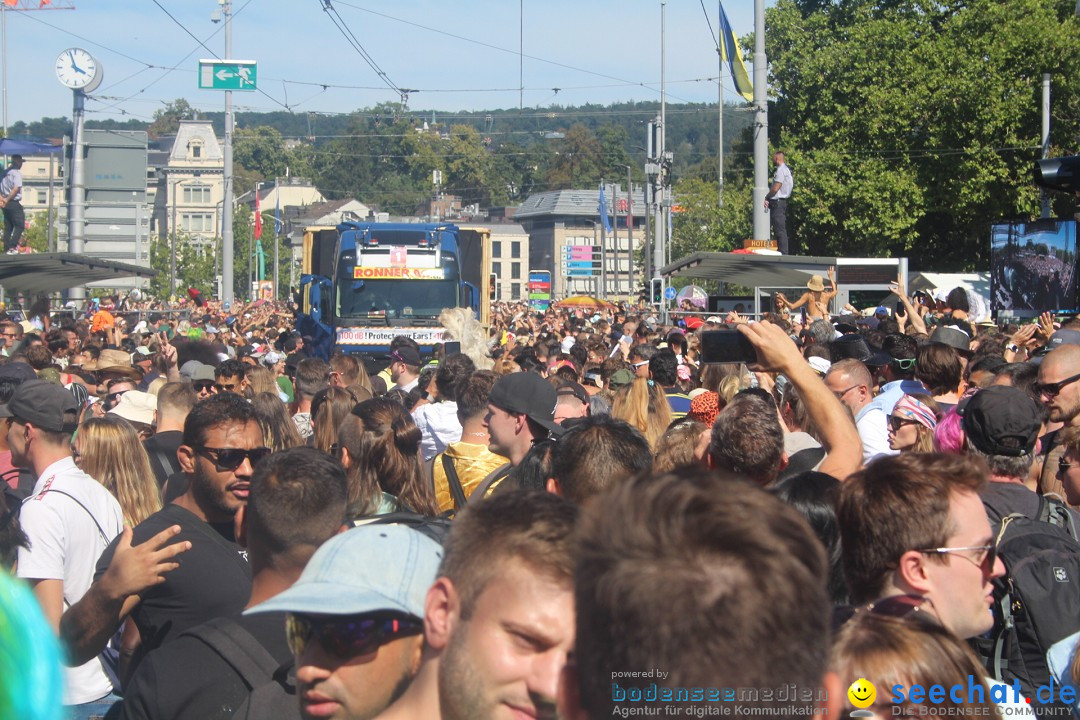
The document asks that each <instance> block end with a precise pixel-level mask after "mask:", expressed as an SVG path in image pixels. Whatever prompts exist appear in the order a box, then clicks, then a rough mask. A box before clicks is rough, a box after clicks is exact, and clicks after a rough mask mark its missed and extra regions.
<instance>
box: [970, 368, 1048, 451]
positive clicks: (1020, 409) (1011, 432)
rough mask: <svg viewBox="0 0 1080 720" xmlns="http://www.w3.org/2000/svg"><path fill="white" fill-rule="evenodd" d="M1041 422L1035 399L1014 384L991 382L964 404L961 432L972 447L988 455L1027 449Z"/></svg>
mask: <svg viewBox="0 0 1080 720" xmlns="http://www.w3.org/2000/svg"><path fill="white" fill-rule="evenodd" d="M1041 425H1042V419H1041V417H1040V415H1039V409H1038V408H1037V407H1036V406H1035V401H1034V400H1032V399H1031V398H1030V397H1028V395H1027V393H1025V392H1024V391H1023V390H1019V389H1017V388H1014V387H1009V386H1002V385H994V386H991V387H988V388H985V389H983V390H980V391H979V392H977V393H975V395H973V396H972V397H971V398H970V399H969V400H968V402H967V407H965V408H964V432H965V433H967V437H968V440H970V441H971V444H972V445H974V446H975V449H977V450H979V451H980V452H984V453H986V454H987V455H1007V456H1011V457H1016V456H1019V455H1023V454H1025V453H1030V452H1031V451H1032V450H1034V449H1035V440H1036V439H1037V438H1038V437H1039V428H1040V427H1041Z"/></svg>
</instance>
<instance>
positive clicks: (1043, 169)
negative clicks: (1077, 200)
mask: <svg viewBox="0 0 1080 720" xmlns="http://www.w3.org/2000/svg"><path fill="white" fill-rule="evenodd" d="M1035 184H1036V185H1038V186H1039V187H1044V188H1050V189H1051V190H1061V191H1063V192H1076V191H1078V190H1080V155H1073V156H1071V157H1060V158H1047V159H1045V160H1036V161H1035Z"/></svg>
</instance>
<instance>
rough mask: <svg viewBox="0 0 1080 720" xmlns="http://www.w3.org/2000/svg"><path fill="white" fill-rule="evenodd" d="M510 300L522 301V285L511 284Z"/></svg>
mask: <svg viewBox="0 0 1080 720" xmlns="http://www.w3.org/2000/svg"><path fill="white" fill-rule="evenodd" d="M510 299H511V300H520V299H521V283H510Z"/></svg>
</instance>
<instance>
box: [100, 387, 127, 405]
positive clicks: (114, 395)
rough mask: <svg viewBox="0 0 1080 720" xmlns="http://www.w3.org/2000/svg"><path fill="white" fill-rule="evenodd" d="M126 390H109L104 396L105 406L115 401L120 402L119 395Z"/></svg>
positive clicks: (114, 403) (113, 403)
mask: <svg viewBox="0 0 1080 720" xmlns="http://www.w3.org/2000/svg"><path fill="white" fill-rule="evenodd" d="M126 392H127V390H118V391H117V392H111V393H109V394H108V395H106V396H105V405H106V407H112V406H114V405H116V403H118V402H120V396H121V395H123V394H124V393H126Z"/></svg>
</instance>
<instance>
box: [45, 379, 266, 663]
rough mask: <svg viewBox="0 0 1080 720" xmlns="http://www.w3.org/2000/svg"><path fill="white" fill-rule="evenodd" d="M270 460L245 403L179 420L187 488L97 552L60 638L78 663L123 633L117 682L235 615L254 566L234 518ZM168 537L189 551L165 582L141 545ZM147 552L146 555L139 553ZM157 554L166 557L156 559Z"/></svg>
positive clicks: (226, 399)
mask: <svg viewBox="0 0 1080 720" xmlns="http://www.w3.org/2000/svg"><path fill="white" fill-rule="evenodd" d="M269 454H270V450H269V449H268V448H265V447H263V444H262V432H261V431H260V430H259V424H258V422H257V421H256V420H255V411H254V409H253V408H252V405H251V403H249V402H248V401H247V400H245V399H244V398H243V397H241V396H240V395H237V394H235V393H221V394H219V395H215V396H213V397H211V398H209V399H207V400H203V401H202V402H199V403H196V405H195V407H194V408H193V409H192V411H191V413H189V414H188V416H187V419H186V420H185V421H184V438H183V444H182V445H181V446H180V449H179V450H178V451H177V459H178V460H179V461H180V468H181V470H183V472H184V476H183V477H184V478H185V480H186V481H187V486H186V487H183V488H174V487H173V482H172V480H170V481H169V483H168V485H167V488H166V495H169V496H172V495H174V494H175V493H174V491H176V490H181V492H180V493H179V494H178V495H177V496H176V497H175V499H174V500H172V502H170V503H169V504H168V505H166V506H165V507H164V508H163V509H162V510H160V511H158V512H156V513H154V514H153V515H151V516H150V517H149V518H147V519H146V520H144V521H143V522H141V523H139V525H137V526H136V527H135V528H134V530H133V531H131V532H130V533H125V535H124V536H123V537H121V538H120V539H119V541H117V542H113V543H112V545H110V546H109V548H108V549H107V550H106V551H105V552H104V554H102V556H101V559H100V560H99V561H98V565H97V574H96V575H95V582H94V584H93V585H92V586H91V589H90V590H89V591H87V594H86V596H85V597H84V598H83V601H81V602H79V603H77V604H76V605H75V606H74V607H72V608H71V609H69V610H68V611H67V612H66V613H65V615H64V621H63V623H62V631H63V636H64V639H65V640H66V641H67V643H68V647H69V650H70V652H71V655H72V656H73V657H74V658H75V659H77V660H84V659H85V658H86V657H93V656H94V655H96V654H97V653H99V652H101V651H102V650H103V649H104V647H105V644H106V643H107V642H108V639H109V638H110V637H112V635H113V633H115V632H116V629H117V628H118V627H119V626H120V624H121V623H122V622H123V621H124V619H125V618H127V617H128V616H129V615H130V616H131V619H132V622H130V623H128V624H127V626H126V627H125V631H124V632H125V637H124V651H125V652H124V654H122V656H121V666H120V670H121V678H123V677H125V672H127V671H133V670H134V669H135V667H136V666H137V665H138V663H139V661H140V660H141V659H142V657H143V656H145V654H146V653H147V652H149V651H151V650H153V649H154V648H157V647H159V646H161V645H162V644H163V643H165V642H167V641H169V640H171V639H172V638H174V637H176V636H177V635H178V634H179V633H181V632H183V631H184V630H187V629H188V628H191V627H194V626H195V625H200V624H202V623H204V622H206V621H208V620H211V619H212V618H215V617H221V616H223V615H229V614H233V613H237V612H239V611H240V610H241V608H243V607H244V605H245V603H246V602H247V600H248V596H249V594H250V593H251V566H250V565H249V564H248V560H247V554H246V552H245V551H244V550H243V548H241V547H240V546H239V545H238V544H237V542H236V538H235V535H234V532H235V530H234V515H235V514H236V512H237V511H238V510H239V509H240V508H241V507H243V506H244V505H245V504H246V503H247V499H248V493H249V488H250V481H251V475H252V472H253V466H254V465H256V464H258V462H259V460H262V459H263V458H264V457H266V456H268V455H269ZM166 533H171V535H172V536H174V537H170V538H169V539H171V540H173V541H175V542H173V543H172V544H170V545H169V546H168V547H166V548H165V550H168V549H170V548H172V547H173V546H174V545H176V544H178V543H179V544H185V543H186V544H188V545H190V549H188V550H187V552H185V553H184V556H183V558H182V563H181V565H180V567H179V568H177V569H175V570H173V571H172V572H169V573H168V574H167V575H165V576H164V577H163V578H162V576H161V573H160V571H158V570H156V569H155V568H157V567H158V563H159V560H158V558H157V556H156V555H155V552H157V548H153V549H152V550H151V547H152V545H153V544H152V543H149V542H147V541H149V540H151V538H156V537H158V536H159V535H162V534H166ZM143 545H147V546H148V547H147V548H143ZM161 552H164V551H161Z"/></svg>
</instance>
